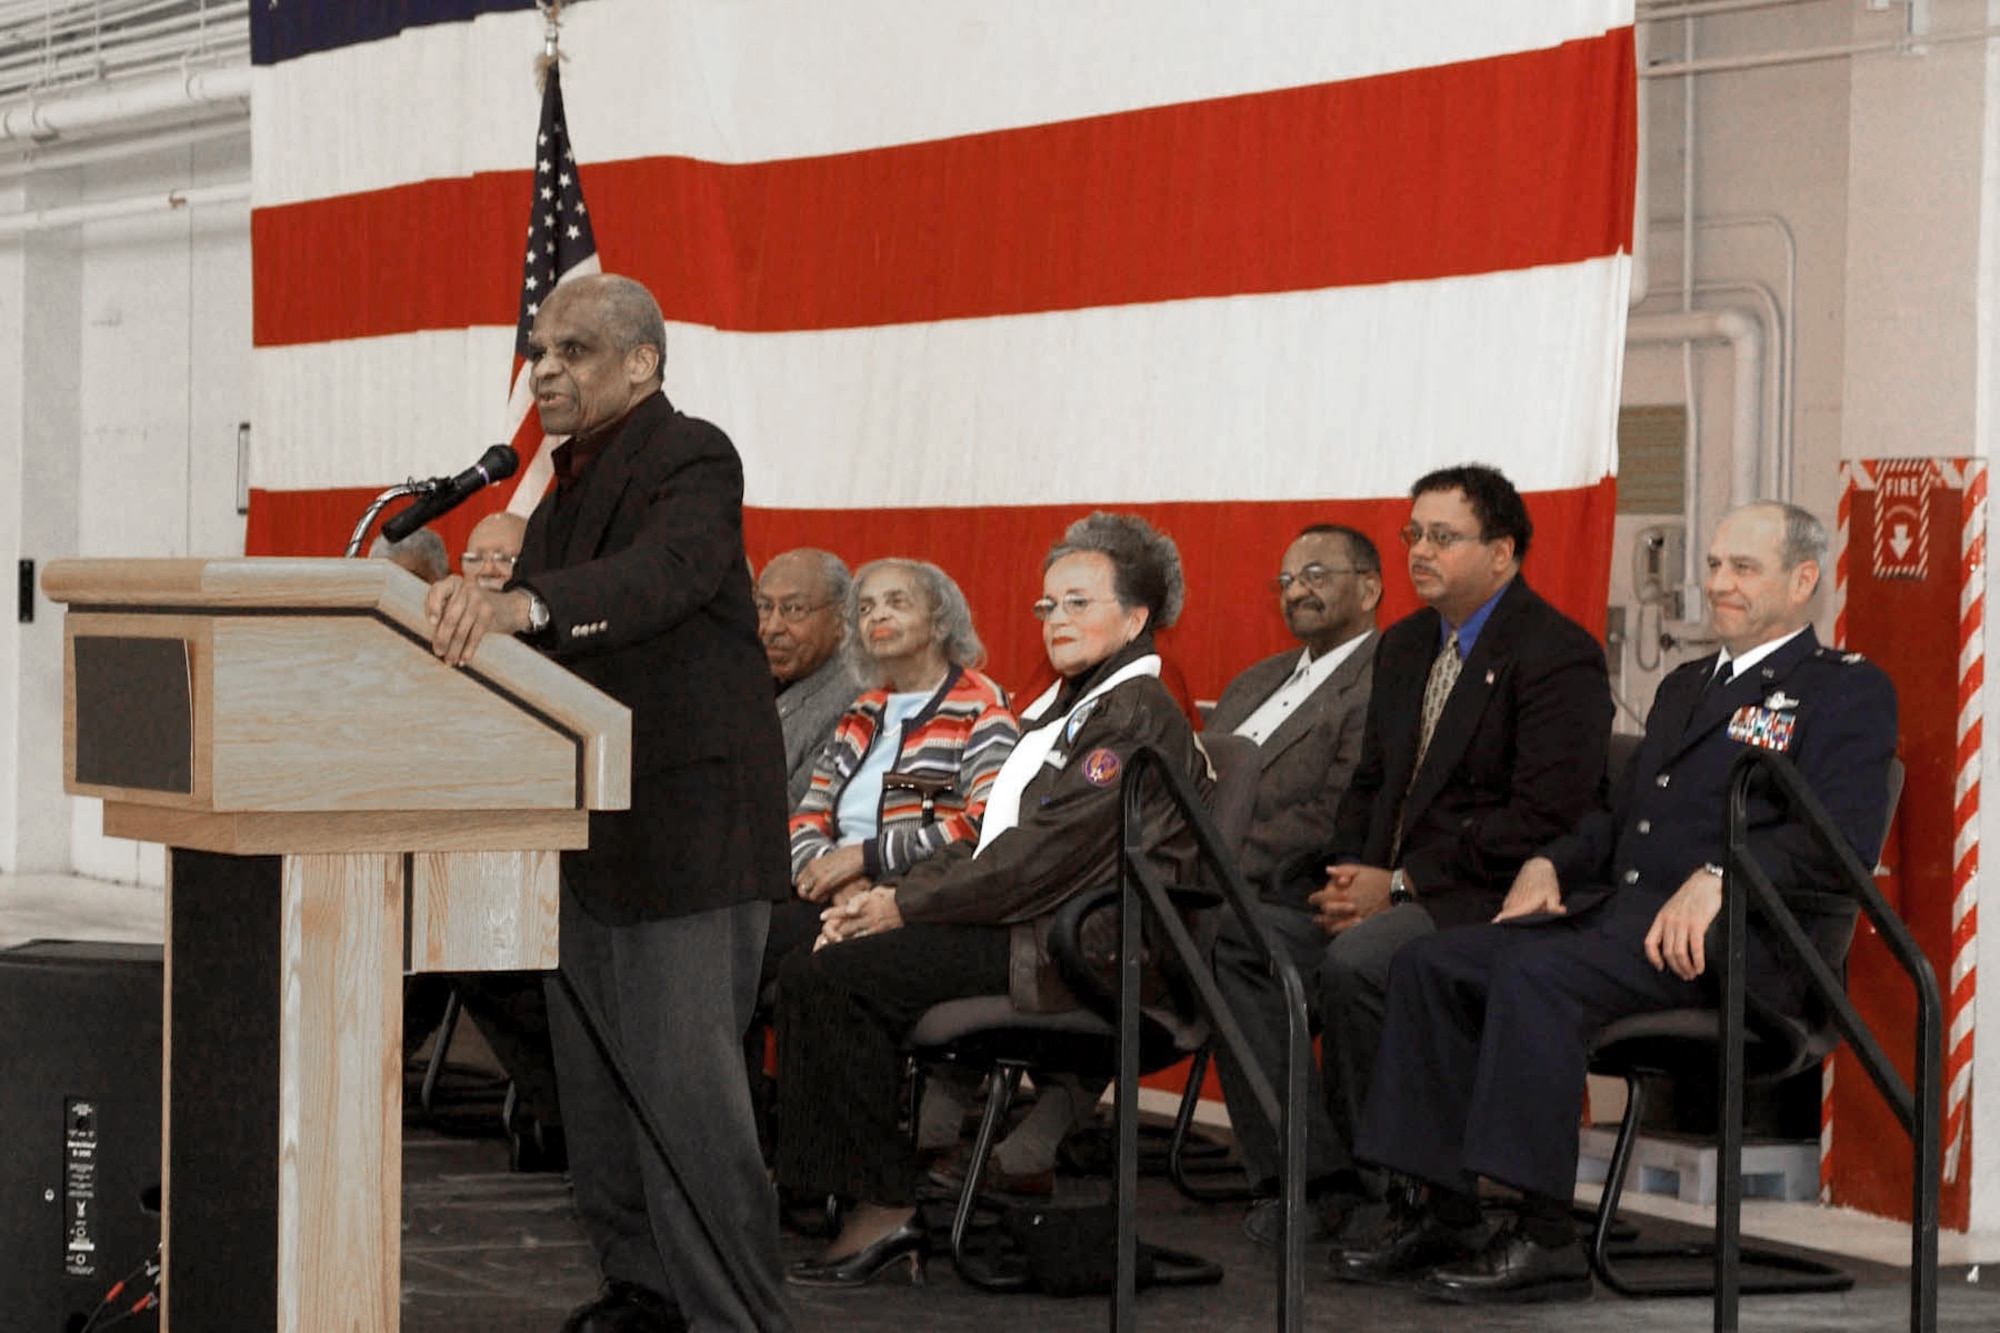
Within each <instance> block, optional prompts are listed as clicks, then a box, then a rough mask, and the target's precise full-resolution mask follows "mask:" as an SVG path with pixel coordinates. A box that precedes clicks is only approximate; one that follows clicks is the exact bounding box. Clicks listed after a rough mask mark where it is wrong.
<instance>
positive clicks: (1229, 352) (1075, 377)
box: [255, 256, 1627, 508]
mask: <svg viewBox="0 0 2000 1333" xmlns="http://www.w3.org/2000/svg"><path fill="white" fill-rule="evenodd" d="M1626 270H1627V261H1626V259H1624V258H1623V257H1622V256H1618V257H1612V258H1608V259H1597V260H1588V261H1585V262H1582V263H1578V264H1569V265H1558V266H1551V267H1547V268H1540V269H1530V270H1523V271H1518V272H1503V273H1493V274H1484V275H1479V276H1476V277H1469V278H1451V279H1441V280H1437V281H1432V282H1419V283H1400V284H1387V285H1383V286H1377V287H1356V288H1339V289H1333V290H1328V291H1313V292H1291V293H1283V294H1279V295H1271V296H1245V297H1233V298H1228V299H1221V300H1204V301H1181V302H1166V303H1159V304H1150V305H1133V306H1115V307H1106V308H1100V309H1089V310H1079V311H1068V312H1059V313H1053V314H1039V315H1023V316H1013V317H1006V318H995V319H969V320H957V321H950V322H944V323H933V324H917V325H901V326H890V327H884V328H866V329H843V330H835V331H830V332H812V333H783V334H742V333H721V332H717V331H716V330H714V329H710V328H706V327H693V326H683V325H676V326H674V327H672V328H670V329H669V331H668V338H667V368H666V377H667V392H668V394H669V396H671V397H672V398H673V399H674V401H675V403H676V404H677V405H678V406H680V407H681V408H682V409H683V410H686V411H688V412H692V413H694V414H695V415H697V416H702V417H707V418H709V419H711V420H713V421H714V422H716V424H718V425H720V426H721V427H722V428H723V429H724V430H726V431H728V432H729V434H730V436H731V437H732V438H733V439H734V440H735V441H736V443H737V446H738V448H739V449H741V450H742V452H743V455H744V461H745V467H746V473H747V476H746V482H747V497H746V498H747V499H748V501H749V502H750V503H752V504H757V505H766V506H774V507H828V508H849V507H854V508H865V507H872V506H923V505H981V504H1040V503H1051V502H1060V501H1063V500H1065V499H1068V498H1085V499H1090V500H1101V501H1110V500H1114V499H1115V500H1122V501H1127V502H1135V503H1136V502H1148V501H1153V502H1157V501H1177V500H1190V501H1212V500H1229V499H1243V500H1283V499H1300V498H1305V497H1310V496H1330V497H1345V498H1364V497H1375V496H1394V495H1399V494H1401V493H1402V491H1403V489H1404V488H1405V487H1407V486H1408V485H1409V482H1410V479H1411V478H1412V477H1414V476H1416V475H1418V474H1419V473H1420V472H1422V471H1423V470H1424V469H1426V468H1428V467H1432V466H1441V465H1445V464H1450V463H1457V462H1462V461H1465V460H1467V459H1490V460H1494V461H1496V462H1499V463H1500V464H1501V465H1503V466H1505V467H1506V469H1507V471H1508V473H1509V475H1510V476H1512V477H1513V478H1514V480H1515V481H1516V483H1517V484H1519V485H1520V486H1521V488H1522V489H1524V490H1549V489H1561V488H1568V487H1574V486H1581V485H1590V484H1593V483H1595V482H1597V481H1598V480H1600V479H1601V478H1603V477H1605V476H1607V475H1609V474H1610V473H1611V472H1612V471H1613V469H1614V464H1615V448H1614V446H1613V443H1612V440H1611V438H1610V432H1609V431H1608V430H1607V429H1606V423H1607V422H1609V421H1610V420H1612V419H1613V417H1614V415H1615V412H1616V406H1617V401H1618V377H1619V373H1620V368H1621V364H1622V358H1621V356H1620V355H1619V349H1620V344H1621V339H1620V337H1619V333H1620V329H1621V327H1622V326H1621V324H1620V321H1621V320H1622V318H1623V313H1624V305H1623V302H1624V295H1625V284H1626ZM512 341H513V330H512V329H507V328H492V329H473V330H464V331H457V332H452V333H420V334H411V335H405V336H398V337H388V338H374V339H359V340H354V341H351V342H346V343H324V344H309V345H304V346H297V347H280V348H264V349H260V350H259V351H258V352H257V353H256V371H257V378H258V385H259V400H258V408H259V415H260V419H266V420H284V421H291V422H297V423H300V424H299V426H298V428H297V429H298V430H299V431H300V432H301V433H304V434H309V435H311V438H295V439H291V440H288V441H286V442H285V443H284V447H283V448H282V449H281V450H280V449H272V450H268V451H261V452H260V457H261V458H263V459H264V460H265V465H266V466H265V470H264V471H263V472H261V473H260V474H259V475H258V476H257V477H256V478H255V484H257V485H258V486H261V487H266V488H270V489H280V490H291V489H306V488H317V487H331V486H363V485H373V484H379V483H381V482H383V481H384V480H385V479H395V478H399V477H401V476H403V475H404V474H406V473H411V472H414V473H418V474H424V475H428V474H431V473H436V472H440V471H446V470H449V469H451V468H452V467H455V466H458V465H460V464H461V461H462V459H463V458H465V457H469V456H471V455H472V454H476V453H477V452H478V450H479V448H483V447H484V445H485V444H487V443H490V442H491V441H493V440H495V439H504V438H508V437H509V435H510V431H509V429H508V427H509V425H510V424H511V423H510V422H509V421H508V420H507V419H505V415H504V414H505V412H506V408H505V407H504V405H503V404H501V403H500V402H498V401H496V400H497V395H490V390H488V389H487V388H486V386H490V385H492V383H493V378H492V377H493V375H494V373H495V372H494V369H493V368H494V367H495V366H499V365H506V364H509V363H510V361H511V357H512V351H511V347H512ZM489 395H490V396H489ZM413 404H414V405H418V406H419V407H420V409H421V412H422V413H424V414H427V415H421V416H420V417H419V418H417V419H413V418H412V415H411V408H412V405H413ZM439 404H445V405H450V404H470V406H469V407H466V408H464V409H463V410H462V415H459V416H456V417H453V416H452V415H451V413H450V410H449V408H448V407H440V406H439ZM1134 459H1143V460H1144V465H1143V466H1134V464H1133V460H1134Z"/></svg>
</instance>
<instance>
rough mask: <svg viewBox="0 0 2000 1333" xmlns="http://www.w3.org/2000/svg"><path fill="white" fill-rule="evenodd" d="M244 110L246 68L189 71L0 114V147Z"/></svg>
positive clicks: (247, 80)
mask: <svg viewBox="0 0 2000 1333" xmlns="http://www.w3.org/2000/svg"><path fill="white" fill-rule="evenodd" d="M230 104H237V105H240V106H242V108H243V110H244V113H245V115H248V113H249V106H250V67H249V66H248V65H236V66H230V67H228V68H223V69H190V70H184V71H182V72H180V73H177V74H171V75H167V76H164V77H162V78H156V79H148V80H146V81H144V82H143V83H134V84H132V85H131V86H130V87H127V88H119V89H116V90H106V91H103V92H96V93H88V94H85V95H83V96H80V97H62V98H56V99H54V100H51V101H29V102H26V103H24V104H21V105H17V106H12V107H9V108H7V109H6V110H5V111H0V144H5V143H10V142H12V143H20V142H22V141H27V142H31V143H46V142H47V141H48V140H50V139H54V138H57V137H59V136H61V135H64V134H77V133H87V132H89V131H92V130H106V129H112V128H114V127H118V126H131V125H134V124H136V123H143V122H145V121H148V120H153V119H157V118H159V117H161V116H165V115H171V114H173V113H174V112H178V111H185V110H187V109H188V108H189V107H203V106H227V105H230Z"/></svg>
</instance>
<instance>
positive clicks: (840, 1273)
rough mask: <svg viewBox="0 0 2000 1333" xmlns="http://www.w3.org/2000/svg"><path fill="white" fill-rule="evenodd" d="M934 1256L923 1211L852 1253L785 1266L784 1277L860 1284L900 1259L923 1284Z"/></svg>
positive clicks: (797, 1282)
mask: <svg viewBox="0 0 2000 1333" xmlns="http://www.w3.org/2000/svg"><path fill="white" fill-rule="evenodd" d="M930 1257H931V1233H930V1229H929V1228H928V1227H926V1226H925V1225H924V1222H923V1217H922V1215H921V1214H917V1215H913V1216H912V1217H910V1218H909V1219H908V1220H907V1221H905V1222H904V1223H903V1224H902V1225H901V1226H898V1227H895V1228H893V1229H892V1230H890V1231H887V1232H884V1233H883V1234H882V1235H880V1236H878V1237H876V1238H875V1240H874V1241H872V1242H871V1243H869V1244H867V1245H864V1246H862V1247H861V1248H860V1249H858V1250H856V1251H855V1252H854V1253H853V1254H844V1255H842V1256H841V1257H840V1258H838V1259H801V1260H799V1261H798V1262H797V1263H795V1264H793V1265H792V1266H791V1267H789V1268H787V1269H786V1270H785V1281H787V1282H789V1283H791V1284H793V1285H794V1286H799V1287H860V1286H865V1285H867V1284H868V1283H869V1282H870V1281H872V1280H874V1278H875V1276H876V1274H878V1273H880V1272H881V1271H882V1270H883V1269H885V1268H889V1267H891V1266H892V1265H894V1264H895V1263H897V1262H898V1261H899V1260H907V1261H908V1263H909V1265H910V1282H911V1284H912V1285H916V1286H921V1285H922V1284H923V1280H924V1261H925V1260H927V1259H929V1258H930Z"/></svg>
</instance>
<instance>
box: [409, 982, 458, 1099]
mask: <svg viewBox="0 0 2000 1333" xmlns="http://www.w3.org/2000/svg"><path fill="white" fill-rule="evenodd" d="M464 1008H465V1001H464V1000H462V999H460V998H459V994H458V987H456V986H453V987H452V988H451V994H450V995H448V996H446V997H445V1001H444V1017H443V1018H440V1019H439V1020H438V1026H437V1037H436V1038H435V1039H434V1040H433V1041H432V1042H431V1058H430V1061H429V1063H427V1064H426V1065H425V1066H424V1084H423V1089H422V1090H421V1091H420V1092H419V1093H418V1094H417V1104H418V1105H419V1106H421V1107H423V1108H424V1114H425V1115H435V1114H437V1111H436V1108H435V1107H434V1106H433V1105H432V1103H433V1101H434V1100H435V1098H436V1097H437V1085H438V1078H439V1076H440V1075H442V1074H443V1073H444V1058H445V1056H447V1055H449V1054H450V1053H451V1038H452V1034H453V1033H454V1032H456V1031H457V1030H458V1016H459V1014H460V1012H462V1011H463V1010H464Z"/></svg>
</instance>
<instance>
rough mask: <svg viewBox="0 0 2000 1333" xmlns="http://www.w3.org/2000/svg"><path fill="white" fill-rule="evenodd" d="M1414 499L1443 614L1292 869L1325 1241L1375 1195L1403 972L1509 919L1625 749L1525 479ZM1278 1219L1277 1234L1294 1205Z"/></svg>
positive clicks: (1373, 698)
mask: <svg viewBox="0 0 2000 1333" xmlns="http://www.w3.org/2000/svg"><path fill="white" fill-rule="evenodd" d="M1410 499H1411V505H1410V520H1409V523H1408V524H1407V525H1406V526H1405V527H1404V528H1403V530H1402V532H1401V533H1400V536H1401V537H1402V540H1403V543H1404V545H1405V546H1406V547H1407V548H1408V550H1409V571H1410V582H1411V584H1412V585H1414V587H1415V589H1416V592H1417V595H1418V596H1419V597H1421V598H1422V599H1423V600H1424V603H1425V605H1424V607H1423V608H1422V609H1421V610H1418V611H1417V612H1415V613H1413V614H1411V615H1409V616H1406V617H1404V618H1403V619H1402V620H1399V621H1397V622H1396V623H1395V624H1394V625H1392V626H1390V627H1389V629H1387V630H1386V631H1384V633H1383V635H1382V641H1381V645H1380V646H1379V647H1378V648H1377V650H1376V653H1375V668H1374V681H1373V685H1372V691H1371V693H1370V695H1369V700H1368V714H1367V721H1366V724H1365V726H1364V728H1363V732H1362V740H1361V755H1360V759H1359V761H1358V762H1357V763H1356V765H1355V768H1354V773H1353V776H1352V778H1351V779H1350V780H1349V781H1348V784H1347V789H1346V791H1344V792H1343V793H1341V796H1340V799H1339V804H1338V806H1337V808H1336V811H1335V815H1334V827H1333V831H1332V834H1331V836H1330V837H1329V838H1328V839H1327V840H1326V841H1325V842H1324V843H1323V844H1322V845H1321V847H1320V849H1319V851H1318V854H1317V855H1312V856H1306V857H1300V858H1298V859H1296V860H1294V861H1293V862H1291V863H1290V864H1289V865H1287V866H1286V867H1284V868H1283V869H1282V871H1281V873H1282V874H1283V876H1284V885H1283V892H1285V893H1287V894H1289V895H1294V896H1297V897H1299V898H1302V899H1303V901H1304V902H1305V903H1306V904H1307V906H1308V908H1309V910H1310V911H1311V912H1312V914H1313V920H1314V922H1315V924H1316V925H1317V927H1318V929H1319V930H1320V931H1321V932H1323V934H1324V935H1325V937H1326V938H1325V942H1324V944H1323V945H1322V947H1321V953H1320V956H1319V958H1318V959H1317V960H1316V963H1315V966H1314V968H1313V970H1312V971H1311V972H1310V973H1308V974H1307V976H1306V978H1305V980H1306V983H1307V989H1308V991H1309V992H1310V993H1312V994H1313V996H1314V999H1315V1003H1316V1008H1317V1011H1318V1015H1317V1016H1318V1018H1319V1020H1320V1023H1321V1033H1320V1052H1321V1054H1320V1075H1321V1083H1322V1085H1323V1088H1324V1105H1325V1111H1326V1123H1325V1124H1324V1125H1322V1126H1321V1127H1320V1128H1321V1131H1322V1132H1321V1133H1320V1134H1319V1135H1318V1136H1317V1137H1315V1138H1310V1139H1309V1143H1308V1151H1307V1162H1306V1173H1307V1180H1308V1184H1309V1193H1310V1194H1311V1195H1312V1196H1314V1198H1315V1201H1316V1203H1317V1208H1316V1210H1315V1216H1314V1217H1313V1219H1312V1221H1313V1222H1314V1223H1315V1224H1317V1225H1316V1227H1315V1234H1316V1235H1323V1234H1324V1230H1325V1229H1326V1228H1329V1227H1330V1226H1333V1225H1337V1224H1338V1222H1339V1221H1340V1220H1343V1219H1344V1218H1345V1217H1346V1215H1347V1214H1348V1213H1349V1212H1350V1211H1352V1210H1353V1209H1354V1208H1355V1206H1356V1205H1358V1204H1360V1203H1362V1202H1363V1201H1364V1200H1365V1199H1367V1197H1368V1196H1369V1194H1370V1193H1371V1187H1370V1185H1369V1183H1368V1182H1366V1181H1364V1180H1363V1178H1362V1177H1361V1175H1360V1173H1359V1171H1358V1170H1357V1168H1356V1166H1355V1162H1354V1158H1353V1155H1352V1148H1353V1143H1354V1127H1355V1124H1356V1121H1357V1120H1358V1118H1359V1111H1360V1106H1361V1103H1362V1100H1363V1098H1365V1096H1366V1095H1367V1091H1368V1083H1369V1080H1370V1078H1371V1076H1372V1074H1373V1072H1374V1068H1375V1061H1376V1051H1377V1048H1378V1046H1379V1045H1380V1044H1381V1037H1382V1018H1383V1004H1384V995H1385V993H1386V991H1387V989H1388V978H1389V961H1390V959H1391V958H1392V957H1393V956H1394V955H1395V953H1396V951H1397V950H1398V949H1400V948H1402V947H1403V945H1404V944H1406V943H1408V942H1409V941H1411V940H1413V939H1417V938H1419V937H1420V936H1424V935H1428V934H1430V933H1431V932H1433V931H1435V930H1437V929H1439V928H1441V927H1444V926H1454V925H1461V924H1465V923H1468V922H1475V921H1489V920H1491V919H1492V918H1493V915H1494V914H1495V913H1496V912H1498V911H1499V910H1500V904H1501V901H1502V899H1503V898H1504V897H1505V895H1506V892H1507V889H1508V887H1509V885H1511V884H1512V883H1513V879H1514V874H1515V872H1516V871H1517V870H1519V869H1520V867H1521V863H1522V862H1523V861H1525V860H1526V859H1527V858H1528V857H1529V856H1530V855H1531V854H1533V852H1534V851H1535V850H1536V848H1538V847H1540V846H1542V845H1543V844H1544V843H1546V842H1548V841H1550V840H1552V839H1554V838H1555V837H1557V836H1558V835H1560V834H1562V833H1565V832H1567V831H1568V830H1569V829H1570V828H1571V826H1573V825H1574V824H1575V823H1576V822H1577V821H1578V820H1579V819H1581V818H1582V817H1583V816H1584V814H1585V813H1586V812H1588V811H1589V810H1590V809H1591V808H1592V806H1593V805H1594V804H1595V802H1596V799H1597V795H1598V791H1599V788H1600V787H1601V785H1602V782H1603V776H1604V760H1605V750H1606V747H1607V745H1608V743H1609V740H1610V736H1611V691H1610V686H1609V683H1608V681H1607V679H1606V676H1605V669H1604V653H1603V650H1602V649H1600V648H1599V647H1598V644H1597V641H1596V640H1595V639H1594V638H1592V637H1591V635H1590V634H1589V632H1588V631H1586V630H1585V629H1584V628H1583V627H1582V626H1580V625H1578V624H1576V623H1575V622H1574V621H1572V620H1570V619H1569V618H1568V617H1566V616H1564V615H1563V614H1562V613H1561V612H1559V611H1557V610H1556V609H1555V608H1554V607H1552V606H1550V605H1549V604H1548V603H1547V602H1544V601H1543V600H1542V599H1541V598H1540V597H1538V596H1536V595H1535V593H1534V592H1533V591H1532V590H1531V589H1530V588H1529V587H1528V584H1527V581H1526V579H1524V578H1523V577H1522V575H1521V562H1522V559H1523V558H1524V557H1525V556H1526V555H1527V553H1528V542H1529V539H1530V538H1531V537H1532V536H1533V532H1534V528H1533V525H1532V524H1531V523H1530V522H1529V519H1528V511H1527V507H1526V506H1525V505H1523V504H1522V502H1521V497H1520V494H1519V493H1518V492H1517V491H1516V490H1515V489H1514V486H1513V483H1511V482H1510V481H1508V480H1507V478H1506V477H1505V476H1503V475H1502V474H1501V473H1500V472H1498V471H1497V470H1495V469H1493V468H1490V467H1485V466H1482V465H1479V464H1467V465H1464V466H1460V467H1452V468H1444V469H1441V470H1439V471H1436V472H1432V473H1429V474H1427V475H1426V476H1424V477H1422V478H1420V479H1419V480H1418V481H1417V483H1416V485H1414V486H1412V487H1411V488H1410ZM1265 984H1266V985H1269V986H1272V987H1275V985H1276V983H1275V981H1267V982H1266V983H1265ZM1279 1012H1280V1013H1282V1010H1280V1011H1279ZM1280 1039H1281V1038H1280ZM1274 1067H1275V1066H1274ZM1266 1132H1267V1133H1268V1132H1269V1131H1268V1130H1267V1131H1266ZM1264 1218H1265V1225H1264V1227H1263V1229H1264V1230H1265V1231H1266V1232H1267V1234H1269V1235H1270V1236H1271V1237H1272V1238H1273V1239H1275V1237H1276V1217H1275V1212H1274V1210H1273V1209H1272V1208H1270V1207H1268V1206H1267V1207H1266V1208H1265V1209H1264ZM1257 1221H1258V1218H1257V1216H1256V1214H1255V1213H1253V1216H1252V1218H1251V1229H1252V1231H1253V1234H1254V1233H1255V1231H1256V1230H1257V1229H1258V1228H1257V1226H1256V1223H1257Z"/></svg>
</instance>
